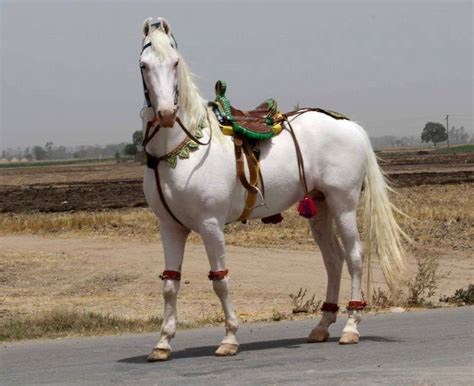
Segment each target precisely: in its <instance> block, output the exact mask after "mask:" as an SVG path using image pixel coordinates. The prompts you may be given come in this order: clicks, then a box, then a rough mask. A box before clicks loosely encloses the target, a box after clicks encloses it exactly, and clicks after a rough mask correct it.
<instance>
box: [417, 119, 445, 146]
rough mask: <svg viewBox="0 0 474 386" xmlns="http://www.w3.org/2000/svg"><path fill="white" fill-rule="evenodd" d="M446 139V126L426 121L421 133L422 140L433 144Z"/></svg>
mask: <svg viewBox="0 0 474 386" xmlns="http://www.w3.org/2000/svg"><path fill="white" fill-rule="evenodd" d="M447 139H448V135H447V133H446V128H445V127H444V126H443V125H442V124H441V123H437V122H428V123H427V124H426V125H425V128H424V129H423V131H422V133H421V141H422V142H427V143H428V142H433V144H434V145H435V146H436V144H437V143H438V142H444V141H446V140H447Z"/></svg>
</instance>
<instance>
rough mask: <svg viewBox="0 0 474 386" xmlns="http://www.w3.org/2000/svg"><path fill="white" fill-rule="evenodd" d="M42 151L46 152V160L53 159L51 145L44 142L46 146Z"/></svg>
mask: <svg viewBox="0 0 474 386" xmlns="http://www.w3.org/2000/svg"><path fill="white" fill-rule="evenodd" d="M44 149H45V150H46V154H47V158H48V159H52V158H53V143H52V142H46V145H44Z"/></svg>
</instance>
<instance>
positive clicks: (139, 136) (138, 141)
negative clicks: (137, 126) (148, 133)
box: [132, 130, 143, 151]
mask: <svg viewBox="0 0 474 386" xmlns="http://www.w3.org/2000/svg"><path fill="white" fill-rule="evenodd" d="M142 142H143V131H142V130H137V131H135V132H134V133H133V135H132V143H133V144H134V145H135V146H136V147H137V150H138V151H140V150H141V147H142Z"/></svg>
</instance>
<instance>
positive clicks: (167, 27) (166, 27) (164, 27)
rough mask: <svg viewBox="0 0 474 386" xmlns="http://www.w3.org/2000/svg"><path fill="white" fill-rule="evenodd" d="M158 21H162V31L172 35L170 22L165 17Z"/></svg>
mask: <svg viewBox="0 0 474 386" xmlns="http://www.w3.org/2000/svg"><path fill="white" fill-rule="evenodd" d="M158 20H159V21H160V29H161V30H163V32H164V33H165V34H166V35H171V27H170V23H168V20H166V19H165V18H164V17H159V18H158Z"/></svg>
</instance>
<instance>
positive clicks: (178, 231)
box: [148, 223, 189, 362]
mask: <svg viewBox="0 0 474 386" xmlns="http://www.w3.org/2000/svg"><path fill="white" fill-rule="evenodd" d="M160 234H161V241H162V243H163V250H164V255H165V270H164V271H163V274H162V275H161V276H160V277H161V279H163V298H164V301H165V309H164V316H163V323H162V325H161V336H160V340H159V342H158V343H157V344H156V346H155V347H154V348H153V350H152V352H151V354H150V355H149V356H148V361H149V362H154V361H166V360H168V359H170V356H171V346H170V341H171V339H173V338H174V336H175V333H176V298H177V296H178V291H179V281H180V279H181V264H182V262H183V255H184V246H185V244H186V238H187V237H188V235H189V230H188V229H184V228H182V227H181V226H179V225H178V224H172V225H170V224H166V223H162V224H160Z"/></svg>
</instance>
